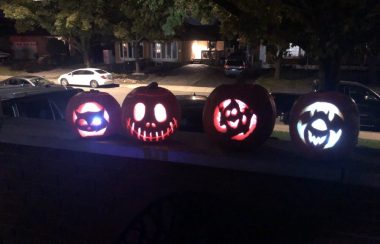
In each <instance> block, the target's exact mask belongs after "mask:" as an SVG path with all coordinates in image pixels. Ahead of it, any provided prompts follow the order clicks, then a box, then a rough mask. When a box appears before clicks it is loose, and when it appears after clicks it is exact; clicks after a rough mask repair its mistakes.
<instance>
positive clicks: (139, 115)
mask: <svg viewBox="0 0 380 244" xmlns="http://www.w3.org/2000/svg"><path fill="white" fill-rule="evenodd" d="M144 116H145V105H144V104H143V103H136V105H135V107H134V109H133V117H134V119H135V121H141V120H142V119H143V118H144Z"/></svg>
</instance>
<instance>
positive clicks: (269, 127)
mask: <svg viewBox="0 0 380 244" xmlns="http://www.w3.org/2000/svg"><path fill="white" fill-rule="evenodd" d="M275 119H276V109H275V104H274V101H273V98H272V96H271V95H270V94H269V93H268V91H267V90H266V89H265V88H263V87H262V86H259V85H252V84H234V85H221V86H218V87H217V88H215V89H214V91H213V92H212V93H211V94H210V96H209V97H208V99H207V101H206V104H205V107H204V110H203V128H204V130H205V132H206V133H207V134H208V135H209V137H210V138H211V139H212V140H214V141H215V142H216V143H218V144H219V145H221V146H223V147H225V148H231V147H232V148H244V147H249V146H258V145H261V144H262V143H263V142H264V141H265V140H266V139H267V138H268V137H269V136H270V135H271V133H272V131H273V128H274V123H275Z"/></svg>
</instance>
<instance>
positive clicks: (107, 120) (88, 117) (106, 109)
mask: <svg viewBox="0 0 380 244" xmlns="http://www.w3.org/2000/svg"><path fill="white" fill-rule="evenodd" d="M120 117H121V109H120V105H119V103H118V102H117V101H116V100H115V98H113V97H112V96H111V95H110V94H108V93H106V92H99V91H97V90H91V91H89V92H81V93H78V94H77V95H75V96H73V97H72V98H71V99H70V100H69V102H68V104H67V107H66V121H67V123H68V124H69V125H70V126H71V128H72V129H73V131H74V133H75V134H77V135H78V136H80V137H103V136H109V135H113V134H116V133H117V132H118V131H119V130H120V127H121V126H120V125H121V124H120Z"/></svg>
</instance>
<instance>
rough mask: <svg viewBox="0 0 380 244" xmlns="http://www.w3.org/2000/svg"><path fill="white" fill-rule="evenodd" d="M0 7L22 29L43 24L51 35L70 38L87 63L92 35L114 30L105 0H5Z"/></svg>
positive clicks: (88, 61) (18, 28)
mask: <svg viewBox="0 0 380 244" xmlns="http://www.w3.org/2000/svg"><path fill="white" fill-rule="evenodd" d="M0 8H1V9H2V10H3V12H4V14H5V16H6V17H7V18H10V19H13V20H15V22H16V28H17V30H18V31H19V32H25V31H28V30H33V29H34V28H36V27H42V28H43V29H45V30H47V31H48V32H49V33H51V34H52V35H61V36H64V37H66V38H68V39H69V40H70V41H71V44H72V46H73V47H74V48H75V49H76V50H78V51H79V52H80V53H81V54H82V55H83V59H84V63H85V64H86V65H87V66H89V65H90V60H89V56H88V52H89V47H90V41H91V39H92V38H93V37H94V36H96V35H106V34H109V33H111V32H110V31H109V30H110V23H109V21H108V19H109V16H111V15H112V13H110V12H109V8H108V7H107V1H103V0H97V1H77V0H48V1H47V0H46V1H38V2H36V1H30V0H4V1H2V3H1V4H0Z"/></svg>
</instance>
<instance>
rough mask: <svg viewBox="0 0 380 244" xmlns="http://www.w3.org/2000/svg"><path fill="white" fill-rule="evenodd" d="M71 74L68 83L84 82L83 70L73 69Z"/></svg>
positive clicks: (77, 83)
mask: <svg viewBox="0 0 380 244" xmlns="http://www.w3.org/2000/svg"><path fill="white" fill-rule="evenodd" d="M71 74H72V75H71V77H70V79H69V83H70V84H74V85H82V84H83V83H84V81H83V76H84V73H83V70H76V71H73V72H72V73H71Z"/></svg>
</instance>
